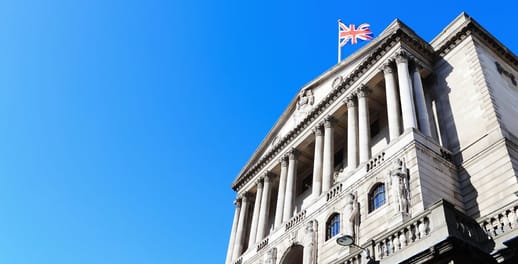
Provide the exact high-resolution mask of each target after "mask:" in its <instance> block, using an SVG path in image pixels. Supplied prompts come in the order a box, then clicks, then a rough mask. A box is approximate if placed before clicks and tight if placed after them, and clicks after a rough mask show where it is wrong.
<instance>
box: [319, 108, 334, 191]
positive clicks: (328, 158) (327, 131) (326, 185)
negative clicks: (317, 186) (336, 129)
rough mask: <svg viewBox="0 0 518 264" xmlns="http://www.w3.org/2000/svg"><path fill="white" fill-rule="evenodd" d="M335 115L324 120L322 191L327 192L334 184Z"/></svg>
mask: <svg viewBox="0 0 518 264" xmlns="http://www.w3.org/2000/svg"><path fill="white" fill-rule="evenodd" d="M333 123H334V120H333V117H332V116H328V117H326V119H325V120H324V157H323V161H322V163H323V168H322V192H323V193H325V192H327V191H328V190H329V189H330V188H331V185H333V172H334V169H335V161H334V158H335V151H334V142H333V139H334V138H333Z"/></svg>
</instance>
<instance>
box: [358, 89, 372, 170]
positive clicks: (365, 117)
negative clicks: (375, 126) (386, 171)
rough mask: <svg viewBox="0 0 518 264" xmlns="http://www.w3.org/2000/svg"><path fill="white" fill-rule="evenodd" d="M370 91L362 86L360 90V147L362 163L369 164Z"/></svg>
mask: <svg viewBox="0 0 518 264" xmlns="http://www.w3.org/2000/svg"><path fill="white" fill-rule="evenodd" d="M368 93H369V89H368V88H367V86H365V85H362V86H361V87H360V88H359V89H358V145H359V148H360V163H362V162H367V161H369V159H370V156H371V146H370V138H371V136H370V121H369V106H368V102H367V100H368V98H367V95H368Z"/></svg>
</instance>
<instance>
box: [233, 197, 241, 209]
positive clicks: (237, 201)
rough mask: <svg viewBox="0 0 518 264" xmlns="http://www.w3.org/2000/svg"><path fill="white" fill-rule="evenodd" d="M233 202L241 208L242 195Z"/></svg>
mask: <svg viewBox="0 0 518 264" xmlns="http://www.w3.org/2000/svg"><path fill="white" fill-rule="evenodd" d="M233 203H234V205H235V206H236V208H241V198H240V197H238V198H236V199H235V200H234V202H233Z"/></svg>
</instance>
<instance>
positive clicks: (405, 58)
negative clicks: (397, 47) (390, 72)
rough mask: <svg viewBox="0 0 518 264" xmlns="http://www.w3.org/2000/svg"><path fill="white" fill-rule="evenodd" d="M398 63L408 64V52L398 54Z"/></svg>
mask: <svg viewBox="0 0 518 264" xmlns="http://www.w3.org/2000/svg"><path fill="white" fill-rule="evenodd" d="M396 63H398V64H399V63H408V53H407V52H406V51H403V50H401V51H399V52H398V53H397V54H396Z"/></svg>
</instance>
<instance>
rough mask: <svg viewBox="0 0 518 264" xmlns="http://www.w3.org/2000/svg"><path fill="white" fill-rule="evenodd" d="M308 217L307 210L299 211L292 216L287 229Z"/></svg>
mask: <svg viewBox="0 0 518 264" xmlns="http://www.w3.org/2000/svg"><path fill="white" fill-rule="evenodd" d="M305 217H306V210H304V211H302V212H300V213H298V214H297V215H295V216H294V217H292V218H291V219H290V220H289V221H288V222H287V223H286V231H288V230H290V229H291V228H292V227H293V226H295V225H297V224H298V223H300V222H302V220H304V218H305Z"/></svg>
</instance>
